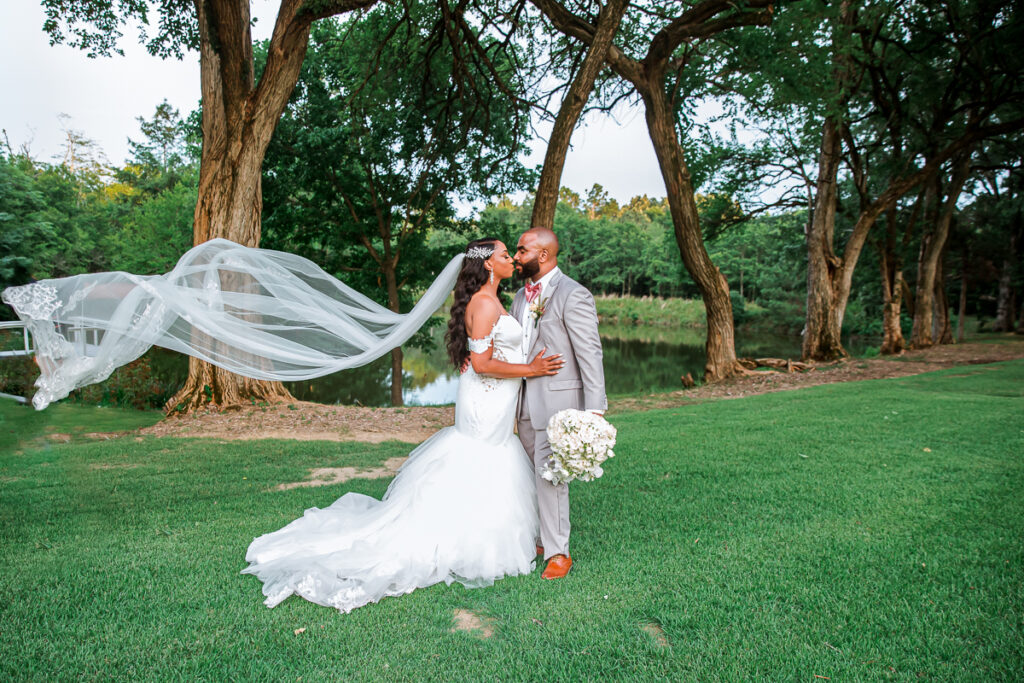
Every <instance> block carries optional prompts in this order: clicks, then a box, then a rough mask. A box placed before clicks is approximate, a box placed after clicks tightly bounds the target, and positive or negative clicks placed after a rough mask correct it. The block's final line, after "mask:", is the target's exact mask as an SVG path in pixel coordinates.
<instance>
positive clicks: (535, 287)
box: [526, 282, 540, 304]
mask: <svg viewBox="0 0 1024 683" xmlns="http://www.w3.org/2000/svg"><path fill="white" fill-rule="evenodd" d="M538 296H540V283H539V282H537V283H531V282H527V283H526V303H528V304H532V303H533V302H534V300H536V298H537V297H538Z"/></svg>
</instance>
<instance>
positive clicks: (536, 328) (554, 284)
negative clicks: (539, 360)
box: [523, 272, 564, 362]
mask: <svg viewBox="0 0 1024 683" xmlns="http://www.w3.org/2000/svg"><path fill="white" fill-rule="evenodd" d="M562 277H564V273H562V272H559V273H558V274H557V275H555V276H554V277H553V278H551V281H550V282H549V283H548V286H547V287H545V288H544V290H547V291H544V290H541V293H540V300H541V301H543V302H544V310H545V314H544V315H547V311H550V310H551V300H552V297H554V296H556V295H557V294H558V281H559V280H561V279H562ZM524 291H525V290H524ZM525 299H526V295H525V294H524V295H523V300H524V301H525ZM528 324H530V325H533V332H532V333H531V335H532V336H531V337H530V350H529V351H528V352H527V354H526V357H527V362H529V359H531V358H533V356H534V354H535V353H537V340H538V339H540V326H541V325H543V324H544V316H543V315H542V316H541V317H540V319H539V320H537V321H536V324H535V325H534V320H533V316H529V320H528Z"/></svg>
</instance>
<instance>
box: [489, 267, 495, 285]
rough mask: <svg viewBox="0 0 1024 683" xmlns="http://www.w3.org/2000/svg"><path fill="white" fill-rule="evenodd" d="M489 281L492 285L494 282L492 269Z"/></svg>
mask: <svg viewBox="0 0 1024 683" xmlns="http://www.w3.org/2000/svg"><path fill="white" fill-rule="evenodd" d="M489 282H490V283H491V284H492V285H493V284H494V271H493V270H492V271H491V278H490V280H489Z"/></svg>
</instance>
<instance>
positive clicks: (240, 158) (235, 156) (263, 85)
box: [164, 0, 312, 412]
mask: <svg viewBox="0 0 1024 683" xmlns="http://www.w3.org/2000/svg"><path fill="white" fill-rule="evenodd" d="M301 5H302V2H301V0H282V3H281V8H280V10H279V13H278V17H277V22H276V24H275V27H274V34H273V37H272V38H271V47H270V51H269V53H268V57H267V66H266V69H265V71H264V75H263V77H262V78H261V79H260V83H259V85H256V84H255V83H254V66H253V54H252V37H251V34H250V31H249V24H250V16H249V3H248V2H247V1H238V0H207V1H205V2H197V3H196V8H197V13H198V20H199V68H200V77H201V84H202V98H203V99H202V105H203V121H202V131H203V152H202V158H201V161H200V167H199V198H198V202H197V203H196V210H195V217H194V223H193V243H194V244H201V243H203V242H206V241H208V240H210V239H213V238H215V237H223V238H226V239H229V240H232V241H234V242H237V243H239V244H243V245H245V246H249V247H256V246H259V240H260V211H261V209H262V206H263V198H262V193H261V185H260V180H261V176H260V172H261V167H262V164H263V156H264V153H265V152H266V149H267V145H268V144H269V143H270V138H271V136H272V135H273V133H274V128H275V127H276V125H277V121H278V119H279V118H280V116H281V113H282V112H283V111H284V108H285V106H286V105H287V103H288V97H289V96H290V95H291V92H292V90H293V89H294V88H295V83H296V81H297V80H298V77H299V71H300V69H301V68H302V60H303V59H304V57H305V54H306V47H307V42H308V39H309V29H310V24H311V22H312V19H311V18H302V17H299V16H298V11H299V8H300V7H301ZM288 400H292V397H291V395H290V394H289V393H288V391H287V390H285V388H284V386H283V385H282V384H281V383H280V382H264V381H259V380H254V379H249V378H246V377H241V376H239V375H234V374H232V373H230V372H227V371H226V370H222V369H220V368H218V367H215V366H212V365H210V364H208V363H206V362H203V361H200V360H197V359H195V358H190V359H189V373H188V379H187V380H186V382H185V386H184V387H182V389H181V390H180V391H179V392H178V393H177V394H175V395H174V397H173V398H171V400H170V401H168V402H167V404H166V405H165V407H164V409H165V410H166V411H167V412H171V411H189V410H193V409H195V408H199V407H202V406H208V405H211V404H212V405H214V406H216V407H218V408H226V407H232V406H238V405H241V404H243V403H247V402H251V401H268V402H280V401H288Z"/></svg>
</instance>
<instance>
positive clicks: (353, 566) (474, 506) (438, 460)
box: [243, 427, 537, 612]
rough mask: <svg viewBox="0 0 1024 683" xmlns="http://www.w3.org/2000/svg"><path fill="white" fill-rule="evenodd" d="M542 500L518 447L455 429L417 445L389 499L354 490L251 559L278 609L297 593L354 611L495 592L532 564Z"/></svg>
mask: <svg viewBox="0 0 1024 683" xmlns="http://www.w3.org/2000/svg"><path fill="white" fill-rule="evenodd" d="M536 533H537V502H536V495H535V493H534V478H533V472H532V469H531V467H530V466H529V463H528V461H527V458H526V454H525V453H524V451H523V449H522V446H521V445H520V443H519V440H518V439H517V438H516V437H515V436H512V435H510V436H509V438H508V439H506V440H504V441H502V442H501V443H497V444H495V443H493V442H487V441H482V440H480V439H474V438H471V437H469V436H467V435H465V434H463V433H462V432H460V431H458V430H457V429H456V428H455V427H448V428H446V429H442V430H441V431H439V432H438V433H436V434H435V435H434V436H432V437H431V438H430V439H428V440H427V441H425V442H423V443H422V444H420V446H418V447H417V448H416V449H415V450H414V451H413V452H412V453H411V454H410V456H409V460H407V461H406V463H405V465H403V467H402V469H401V470H400V471H399V473H398V475H397V476H396V477H395V479H394V481H392V483H391V485H390V486H389V487H388V490H387V493H385V495H384V498H383V499H382V500H377V499H375V498H371V497H369V496H365V495H362V494H359V493H348V494H345V495H344V496H342V497H341V498H339V499H338V500H336V501H335V502H334V503H333V504H331V505H330V507H327V508H323V509H319V508H311V509H309V510H306V512H305V514H304V515H303V516H302V517H301V518H299V519H297V520H295V521H294V522H292V523H291V524H289V525H288V526H286V527H284V528H282V529H280V530H278V531H275V532H273V533H269V534H265V535H263V536H260V537H259V538H257V539H256V540H254V541H253V542H252V544H251V545H250V546H249V550H248V552H247V553H246V558H245V559H246V560H247V561H248V562H249V563H250V566H249V567H247V568H246V569H244V570H243V573H245V574H254V575H256V576H257V577H258V578H259V579H260V580H261V581H262V582H263V594H264V595H265V596H266V600H265V603H266V604H267V606H269V607H273V606H275V605H277V604H278V603H280V602H281V601H282V600H284V599H285V598H287V597H288V596H290V595H292V594H297V595H300V596H302V597H303V598H305V599H307V600H310V601H312V602H315V603H318V604H321V605H327V606H330V607H335V608H337V609H339V610H341V611H342V612H348V611H350V610H352V609H355V608H356V607H359V606H361V605H365V604H367V603H370V602H376V601H378V600H380V599H381V598H383V597H386V596H389V595H401V594H404V593H408V592H411V591H413V590H415V589H416V588H422V587H425V586H430V585H433V584H435V583H439V582H441V581H444V582H446V583H449V584H450V583H452V582H455V581H457V582H459V583H462V584H464V585H466V586H468V587H479V586H488V585H491V584H492V583H493V582H494V581H495V580H497V579H500V578H502V577H504V576H511V575H517V574H524V573H528V572H530V571H531V570H532V569H533V565H534V559H535V557H534V541H535V538H536Z"/></svg>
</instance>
